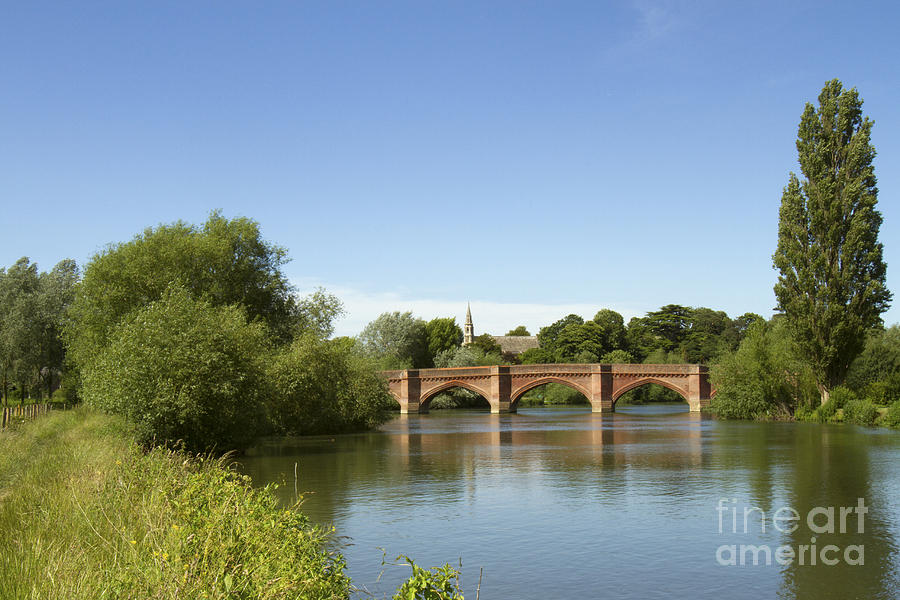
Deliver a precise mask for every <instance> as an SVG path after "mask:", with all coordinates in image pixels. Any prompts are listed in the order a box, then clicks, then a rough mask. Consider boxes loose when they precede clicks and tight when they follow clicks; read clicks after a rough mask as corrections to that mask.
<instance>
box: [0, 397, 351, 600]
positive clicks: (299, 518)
mask: <svg viewBox="0 0 900 600" xmlns="http://www.w3.org/2000/svg"><path fill="white" fill-rule="evenodd" d="M325 538H326V534H325V532H322V531H320V530H318V529H315V528H312V527H311V526H310V525H309V523H308V522H307V520H306V518H305V517H304V516H303V515H302V514H301V513H299V512H298V511H293V510H283V509H281V508H279V507H278V505H277V503H276V501H275V499H274V497H273V496H272V495H271V494H270V493H269V492H267V491H266V490H253V489H251V487H250V485H249V480H248V479H247V478H245V477H242V476H240V475H237V474H235V473H233V472H231V471H228V470H226V469H223V468H221V467H220V465H219V464H218V463H217V462H216V461H208V460H206V461H204V460H194V459H189V458H187V457H185V456H184V455H181V454H178V453H173V452H168V451H164V450H161V449H157V450H154V451H152V452H150V453H143V452H141V450H140V449H139V448H138V446H137V445H136V444H135V443H134V442H133V438H132V437H131V435H130V434H129V433H128V431H127V429H126V427H125V426H124V424H123V422H122V421H120V420H119V419H116V418H113V417H109V416H105V415H99V414H96V413H93V412H90V411H87V410H83V409H78V410H73V411H67V412H64V413H55V414H50V415H47V416H45V417H43V418H41V419H38V420H36V421H35V422H33V423H30V424H27V425H24V426H21V427H19V428H17V429H13V430H10V431H3V432H0V598H34V599H37V598H41V599H45V598H46V599H55V598H59V599H81V598H83V599H91V600H93V599H98V598H134V599H138V598H141V599H144V598H154V599H155V598H159V599H163V598H191V599H194V598H223V599H224V598H248V599H249V598H254V599H256V598H262V599H270V598H323V599H324V598H345V597H347V594H348V591H349V589H350V582H349V580H348V578H347V577H346V576H345V575H344V573H343V562H342V558H341V557H340V556H339V555H331V554H328V553H327V552H325V551H324V550H323V547H324V546H323V543H324V541H325Z"/></svg>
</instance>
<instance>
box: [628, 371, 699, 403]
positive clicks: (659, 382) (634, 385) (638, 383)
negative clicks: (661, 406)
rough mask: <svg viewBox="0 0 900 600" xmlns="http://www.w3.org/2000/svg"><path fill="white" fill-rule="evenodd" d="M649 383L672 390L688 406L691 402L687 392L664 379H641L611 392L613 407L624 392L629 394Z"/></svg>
mask: <svg viewBox="0 0 900 600" xmlns="http://www.w3.org/2000/svg"><path fill="white" fill-rule="evenodd" d="M650 383H655V384H656V385H660V386H662V387H664V388H667V389H670V390H672V391H673V392H675V393H676V394H678V395H679V396H681V398H682V399H683V400H684V401H685V402H687V403H688V404H690V402H691V400H690V395H689V392H688V390H686V389H684V388H682V387H679V386H677V385H675V384H674V383H672V382H671V381H666V380H665V379H660V378H659V377H642V378H640V379H635V380H634V381H629V382H628V383H627V384H625V385H623V386H622V387H621V388H619V389H617V390H616V391H615V392H613V398H612V401H613V406H615V404H616V402H618V401H619V398H621V397H622V395H624V394H625V393H626V392H630V391H631V390H635V389H637V388H639V387H642V386H645V385H647V384H650Z"/></svg>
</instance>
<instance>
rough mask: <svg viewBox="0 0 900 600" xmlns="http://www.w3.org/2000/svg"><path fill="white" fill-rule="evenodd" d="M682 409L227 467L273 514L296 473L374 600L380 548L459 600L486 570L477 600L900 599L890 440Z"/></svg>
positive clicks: (626, 410)
mask: <svg viewBox="0 0 900 600" xmlns="http://www.w3.org/2000/svg"><path fill="white" fill-rule="evenodd" d="M686 409H687V405H686V404H685V405H662V406H635V407H620V408H619V409H618V412H616V413H615V414H609V415H600V414H593V413H591V412H590V410H589V408H588V407H581V406H578V407H565V408H522V409H521V410H520V411H519V413H517V414H503V415H492V414H489V413H487V412H480V411H468V410H445V411H432V413H430V414H423V415H409V416H406V415H399V416H397V417H396V418H394V419H393V420H392V421H390V422H389V423H387V424H385V425H384V426H382V427H381V428H380V429H379V430H378V431H375V432H371V433H366V434H359V435H344V436H333V437H316V438H302V439H299V438H291V439H279V440H270V441H267V442H266V443H264V444H262V445H260V446H258V447H257V448H254V449H253V450H251V451H250V452H249V453H248V455H247V456H245V457H243V458H242V459H241V461H240V462H241V464H242V468H243V469H244V471H245V472H246V473H248V474H250V475H251V476H252V477H253V480H254V482H255V483H256V484H258V485H262V484H265V483H267V482H276V483H279V484H281V485H280V487H279V489H278V490H277V493H278V494H279V495H280V499H281V500H282V501H283V502H284V503H286V504H290V503H292V502H293V501H294V499H295V478H294V472H295V464H296V466H297V472H298V478H297V481H296V488H297V491H299V492H300V493H302V494H303V497H304V500H303V504H302V508H303V510H304V512H306V513H307V514H308V515H309V516H310V518H311V519H313V520H314V521H316V522H318V523H322V524H326V525H331V524H333V525H334V526H335V528H336V530H337V534H338V536H339V537H338V538H336V540H335V543H336V545H337V547H338V548H339V549H340V551H341V552H342V553H343V554H344V556H345V557H346V560H347V563H348V565H349V574H350V576H351V577H352V579H353V582H354V584H355V585H356V586H357V587H359V588H362V589H364V590H366V591H367V592H369V593H371V594H374V596H375V597H377V598H381V597H384V596H388V597H390V595H391V592H392V591H393V590H394V589H395V588H396V587H397V585H398V584H399V583H400V582H401V581H402V580H403V579H405V578H406V576H408V574H409V568H408V567H404V566H390V565H385V566H382V558H383V553H382V550H381V548H383V549H384V551H385V552H386V554H387V559H388V562H389V563H390V562H393V559H395V558H396V557H397V555H399V554H405V555H408V556H411V557H413V558H414V559H415V561H416V562H417V563H418V564H420V565H422V566H435V565H439V564H443V563H451V564H453V565H454V566H456V567H458V566H459V563H460V560H461V561H462V586H463V588H464V591H465V592H466V597H467V598H475V589H476V586H477V585H478V583H479V573H480V572H481V569H483V576H482V578H481V590H480V597H481V598H482V599H484V600H496V599H504V600H509V599H530V598H535V599H537V598H540V599H553V598H559V599H567V598H627V599H630V598H634V599H638V598H640V599H645V598H692V599H695V600H701V599H707V598H709V599H711V598H730V599H735V598H737V599H740V598H754V599H756V598H776V597H779V598H841V599H849V598H865V599H870V598H885V599H887V598H891V599H894V598H900V546H898V544H900V433H897V432H894V431H888V430H884V429H865V428H861V427H857V426H851V425H844V426H842V425H818V424H806V423H756V422H730V421H718V420H715V419H712V418H710V417H708V416H701V415H699V414H696V413H689V412H686ZM860 499H861V500H860ZM817 507H818V508H817ZM842 507H843V510H842ZM793 511H796V512H793ZM829 511H832V512H831V513H830V512H829ZM810 512H812V513H813V514H812V515H810ZM745 514H746V521H745ZM831 514H833V518H831ZM841 516H843V530H844V531H843V532H841V525H842V523H841ZM794 517H797V520H794ZM810 519H811V520H810ZM830 530H833V532H832V531H830ZM742 546H744V547H743V548H742ZM785 547H787V548H789V549H785ZM767 551H768V553H767ZM791 552H793V560H790V559H791V556H790V553H791ZM754 559H755V560H756V561H757V562H758V563H759V564H756V565H754V564H753V562H754ZM801 559H802V562H803V564H802V565H801V564H800V562H801ZM813 562H815V564H812V563H813ZM742 563H743V564H742ZM782 563H783V564H782ZM382 571H383V574H382ZM379 574H381V576H380V580H379ZM359 597H366V596H365V594H360V595H359Z"/></svg>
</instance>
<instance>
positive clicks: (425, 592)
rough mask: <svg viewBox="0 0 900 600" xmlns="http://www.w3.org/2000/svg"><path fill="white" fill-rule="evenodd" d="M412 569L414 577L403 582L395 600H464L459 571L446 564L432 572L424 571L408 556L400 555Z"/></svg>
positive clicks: (398, 558) (395, 595) (394, 597)
mask: <svg viewBox="0 0 900 600" xmlns="http://www.w3.org/2000/svg"><path fill="white" fill-rule="evenodd" d="M401 559H402V560H403V561H405V562H406V564H408V565H409V566H410V568H412V575H411V576H410V577H409V579H407V580H406V581H405V582H403V585H401V586H400V589H398V590H397V593H396V594H394V596H393V600H463V594H462V590H460V589H459V575H460V573H459V571H458V570H456V569H454V568H453V567H451V566H450V565H449V564H446V565H444V566H442V567H435V568H433V569H431V570H429V569H423V568H422V567H420V566H419V565H417V564H416V563H415V562H413V560H412V559H411V558H409V557H408V556H404V555H400V556H398V557H397V560H401Z"/></svg>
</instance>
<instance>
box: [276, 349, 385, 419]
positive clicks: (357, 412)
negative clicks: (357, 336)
mask: <svg viewBox="0 0 900 600" xmlns="http://www.w3.org/2000/svg"><path fill="white" fill-rule="evenodd" d="M266 379H267V381H268V383H269V385H270V387H271V388H272V389H273V392H272V394H271V399H270V401H269V402H270V409H269V410H270V413H271V416H270V419H271V421H272V426H273V427H274V429H275V432H276V433H279V434H290V435H306V434H318V433H346V432H353V431H362V430H365V429H371V428H373V427H375V426H377V425H380V424H381V423H383V422H385V421H386V420H387V419H388V418H389V417H390V414H391V412H390V411H391V408H392V407H393V406H394V405H395V404H396V403H395V402H394V400H393V398H392V397H391V395H390V393H389V392H388V389H387V383H386V381H385V380H384V379H383V378H382V377H381V376H380V375H378V373H377V372H376V371H375V368H374V366H373V364H372V361H371V359H369V358H367V357H365V356H363V355H361V354H360V353H359V352H358V351H357V349H356V347H355V345H354V344H353V341H352V340H351V339H349V338H340V339H337V340H323V339H320V338H318V337H315V336H313V335H306V336H301V337H300V338H298V339H296V340H294V342H293V343H292V344H291V345H290V346H286V347H284V348H282V349H280V350H279V351H278V352H277V353H276V354H275V356H274V358H273V359H272V361H271V363H270V364H269V365H268V366H267V368H266Z"/></svg>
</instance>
